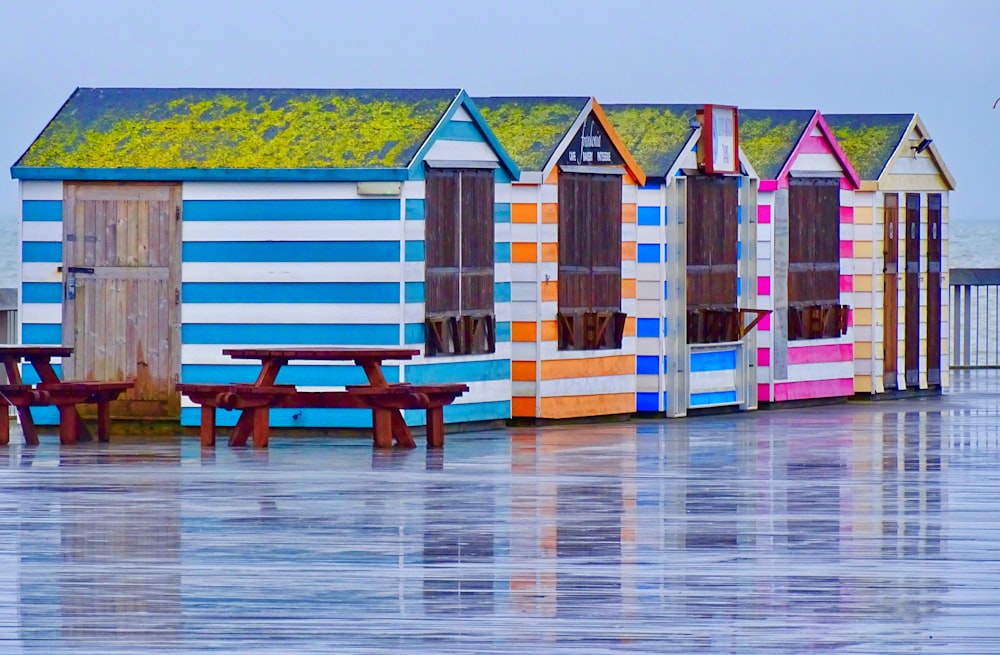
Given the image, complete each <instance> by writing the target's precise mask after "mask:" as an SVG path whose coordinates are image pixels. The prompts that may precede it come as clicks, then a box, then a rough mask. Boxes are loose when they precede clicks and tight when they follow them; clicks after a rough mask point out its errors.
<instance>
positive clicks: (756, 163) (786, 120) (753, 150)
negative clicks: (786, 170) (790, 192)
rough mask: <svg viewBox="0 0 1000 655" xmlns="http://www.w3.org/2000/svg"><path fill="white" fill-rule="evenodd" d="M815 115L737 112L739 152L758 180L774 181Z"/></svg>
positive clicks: (790, 111)
mask: <svg viewBox="0 0 1000 655" xmlns="http://www.w3.org/2000/svg"><path fill="white" fill-rule="evenodd" d="M815 114H816V112H815V111H814V110H812V109H740V148H742V149H743V153H744V154H745V155H746V157H747V159H749V160H750V164H751V165H752V166H753V167H754V169H755V170H756V171H757V174H758V175H759V176H760V179H762V180H774V179H777V177H778V175H779V174H780V173H781V169H782V167H784V165H785V162H787V161H788V158H789V157H791V156H792V153H793V152H794V151H795V146H796V145H798V143H799V141H801V140H802V137H803V136H804V133H805V130H806V127H808V125H809V122H810V121H811V120H812V118H813V116H815Z"/></svg>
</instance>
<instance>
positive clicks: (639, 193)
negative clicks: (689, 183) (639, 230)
mask: <svg viewBox="0 0 1000 655" xmlns="http://www.w3.org/2000/svg"><path fill="white" fill-rule="evenodd" d="M635 201H636V204H639V205H642V206H643V207H656V208H660V207H662V206H663V202H664V197H663V187H657V188H655V189H638V188H637V189H636V194H635Z"/></svg>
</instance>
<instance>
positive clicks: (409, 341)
mask: <svg viewBox="0 0 1000 655" xmlns="http://www.w3.org/2000/svg"><path fill="white" fill-rule="evenodd" d="M424 341H425V338H424V324H423V323H407V324H406V325H405V326H404V327H403V343H404V344H406V345H407V346H414V345H423V343H424Z"/></svg>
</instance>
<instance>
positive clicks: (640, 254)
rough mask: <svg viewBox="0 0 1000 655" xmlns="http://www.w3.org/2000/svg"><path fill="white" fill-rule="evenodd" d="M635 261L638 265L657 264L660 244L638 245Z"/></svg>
mask: <svg viewBox="0 0 1000 655" xmlns="http://www.w3.org/2000/svg"><path fill="white" fill-rule="evenodd" d="M636 261H637V262H639V263H640V264H659V263H660V244H658V243H640V244H639V246H638V248H637V250H636Z"/></svg>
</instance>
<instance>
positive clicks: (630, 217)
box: [622, 202, 639, 223]
mask: <svg viewBox="0 0 1000 655" xmlns="http://www.w3.org/2000/svg"><path fill="white" fill-rule="evenodd" d="M638 215H639V210H638V209H637V208H636V205H635V203H631V202H630V203H628V204H626V205H622V223H635V222H636V221H637V220H638V218H637V217H638Z"/></svg>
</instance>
